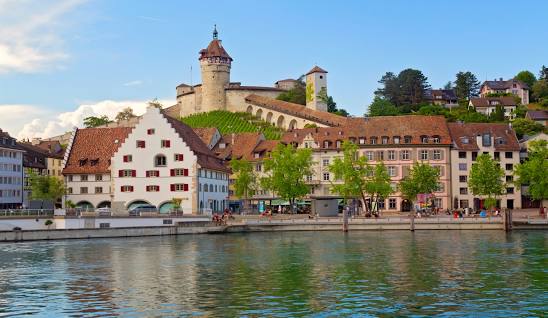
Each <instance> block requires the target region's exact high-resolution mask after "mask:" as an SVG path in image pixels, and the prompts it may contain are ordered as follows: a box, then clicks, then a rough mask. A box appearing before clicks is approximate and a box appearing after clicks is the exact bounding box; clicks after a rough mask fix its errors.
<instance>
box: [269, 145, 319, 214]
mask: <svg viewBox="0 0 548 318" xmlns="http://www.w3.org/2000/svg"><path fill="white" fill-rule="evenodd" d="M312 164H313V162H312V150H311V149H309V148H304V149H295V148H294V147H293V146H291V145H283V144H281V143H280V144H278V146H277V147H276V149H274V151H272V154H271V157H270V158H268V159H266V160H265V161H264V172H265V174H266V175H267V176H266V177H264V178H262V179H261V185H262V187H263V188H264V189H267V190H271V191H273V192H275V193H276V194H277V195H278V196H279V197H280V198H282V199H284V200H287V201H289V203H290V204H291V209H292V210H293V207H294V204H295V200H296V199H299V198H302V197H303V196H305V195H306V194H307V193H308V192H309V190H310V188H309V186H308V184H306V182H305V177H306V176H309V175H312Z"/></svg>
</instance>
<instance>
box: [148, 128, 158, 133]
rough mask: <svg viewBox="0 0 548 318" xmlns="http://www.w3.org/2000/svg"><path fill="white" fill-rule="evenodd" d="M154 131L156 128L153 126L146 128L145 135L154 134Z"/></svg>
mask: <svg viewBox="0 0 548 318" xmlns="http://www.w3.org/2000/svg"><path fill="white" fill-rule="evenodd" d="M155 133H156V130H155V129H154V128H149V129H147V135H154V134H155Z"/></svg>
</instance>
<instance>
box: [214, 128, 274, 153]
mask: <svg viewBox="0 0 548 318" xmlns="http://www.w3.org/2000/svg"><path fill="white" fill-rule="evenodd" d="M261 140H264V136H263V134H262V133H259V132H243V133H237V134H236V133H234V134H226V135H223V137H222V140H221V141H220V142H219V143H218V144H217V146H215V148H214V152H215V153H217V156H218V157H220V158H223V159H241V158H244V156H247V155H248V154H249V153H251V152H252V151H253V149H254V148H255V146H257V144H259V142H261ZM220 143H224V144H225V148H220V147H219V144H220Z"/></svg>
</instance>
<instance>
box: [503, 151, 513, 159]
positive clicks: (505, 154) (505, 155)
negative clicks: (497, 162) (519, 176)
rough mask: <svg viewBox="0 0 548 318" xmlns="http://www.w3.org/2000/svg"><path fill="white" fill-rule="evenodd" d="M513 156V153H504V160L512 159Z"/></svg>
mask: <svg viewBox="0 0 548 318" xmlns="http://www.w3.org/2000/svg"><path fill="white" fill-rule="evenodd" d="M513 155H514V154H513V153H512V152H511V151H507V152H505V153H504V158H506V159H512V157H513Z"/></svg>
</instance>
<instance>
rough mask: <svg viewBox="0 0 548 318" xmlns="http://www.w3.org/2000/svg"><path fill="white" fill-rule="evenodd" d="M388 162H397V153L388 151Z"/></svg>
mask: <svg viewBox="0 0 548 318" xmlns="http://www.w3.org/2000/svg"><path fill="white" fill-rule="evenodd" d="M388 160H396V151H394V150H388Z"/></svg>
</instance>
